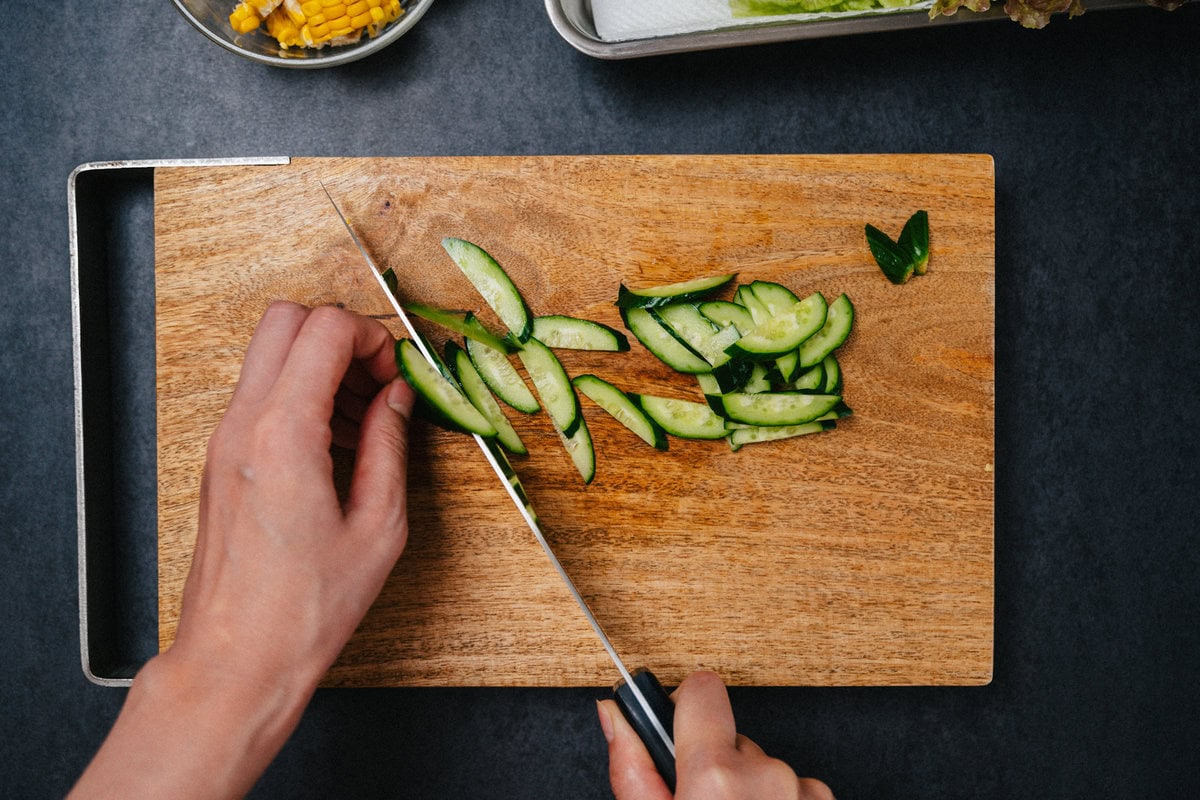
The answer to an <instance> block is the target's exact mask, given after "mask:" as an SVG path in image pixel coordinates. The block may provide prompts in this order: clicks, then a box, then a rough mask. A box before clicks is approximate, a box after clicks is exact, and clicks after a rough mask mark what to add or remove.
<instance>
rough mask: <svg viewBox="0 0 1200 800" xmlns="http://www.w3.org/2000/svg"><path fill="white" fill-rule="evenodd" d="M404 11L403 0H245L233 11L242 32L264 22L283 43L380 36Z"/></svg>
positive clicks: (308, 43) (319, 43) (330, 43)
mask: <svg viewBox="0 0 1200 800" xmlns="http://www.w3.org/2000/svg"><path fill="white" fill-rule="evenodd" d="M403 14H404V7H403V6H402V5H401V4H400V0H242V2H241V3H239V4H238V6H237V7H236V8H234V10H233V13H232V14H230V15H229V24H230V25H231V26H233V29H234V30H235V31H237V32H238V33H239V34H245V33H250V32H251V31H254V30H257V29H258V27H259V26H260V25H262V24H263V23H265V24H266V29H267V33H269V34H270V35H271V36H273V37H274V38H275V39H276V40H277V41H278V42H279V45H280V47H282V48H284V49H285V50H286V49H288V48H289V47H313V48H321V47H325V46H337V45H342V44H353V43H354V42H357V41H358V40H359V39H360V38H361V37H362V34H363V31H366V32H367V35H368V36H376V35H378V34H379V32H380V31H381V30H383V28H384V26H386V25H387V24H388V23H390V22H393V21H394V20H396V19H397V18H399V17H400V16H401V15H403Z"/></svg>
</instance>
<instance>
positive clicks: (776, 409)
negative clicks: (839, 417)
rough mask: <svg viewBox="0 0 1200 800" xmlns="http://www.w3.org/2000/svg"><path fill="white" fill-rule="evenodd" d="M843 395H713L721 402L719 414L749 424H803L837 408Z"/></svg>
mask: <svg viewBox="0 0 1200 800" xmlns="http://www.w3.org/2000/svg"><path fill="white" fill-rule="evenodd" d="M841 399H842V398H841V397H840V396H839V395H836V394H809V393H807V392H790V391H786V392H759V393H757V394H746V393H745V392H732V393H730V394H725V395H721V396H720V397H719V398H712V397H710V398H709V402H710V404H712V403H713V402H714V401H715V402H716V404H717V405H718V406H719V410H718V411H717V413H718V414H720V415H721V416H723V417H725V418H726V419H729V420H732V421H733V422H742V423H745V424H747V425H764V426H771V425H803V424H804V423H806V422H812V421H813V420H815V419H816V418H817V417H820V416H821V415H822V414H827V413H829V412H830V411H832V410H833V409H834V407H835V406H837V404H838V403H839V402H841Z"/></svg>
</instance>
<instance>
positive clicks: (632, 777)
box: [596, 700, 672, 800]
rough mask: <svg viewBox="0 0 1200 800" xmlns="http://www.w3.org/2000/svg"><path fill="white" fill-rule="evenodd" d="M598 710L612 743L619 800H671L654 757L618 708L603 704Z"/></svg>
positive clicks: (613, 775) (615, 793)
mask: <svg viewBox="0 0 1200 800" xmlns="http://www.w3.org/2000/svg"><path fill="white" fill-rule="evenodd" d="M596 709H597V714H598V716H599V718H600V729H601V730H602V731H603V732H604V738H605V740H606V741H607V742H608V778H609V782H610V783H611V784H612V789H613V796H614V797H615V798H616V800H671V797H672V795H671V792H670V790H669V789H668V788H667V785H666V783H664V782H663V779H662V776H661V775H659V774H658V769H657V768H656V767H655V766H654V761H653V759H651V758H650V753H649V752H647V751H646V746H645V745H643V744H642V740H641V739H639V738H638V735H637V732H636V731H634V729H633V728H632V726H630V724H629V722H628V721H627V720H626V719H625V717H624V715H623V714H621V710H620V708H618V707H617V704H616V703H615V702H614V701H612V700H601V701H599V702H597V703H596Z"/></svg>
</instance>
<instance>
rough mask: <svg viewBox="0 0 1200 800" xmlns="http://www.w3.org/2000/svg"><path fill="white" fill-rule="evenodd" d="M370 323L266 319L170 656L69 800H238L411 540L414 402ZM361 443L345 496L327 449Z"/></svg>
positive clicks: (208, 505)
mask: <svg viewBox="0 0 1200 800" xmlns="http://www.w3.org/2000/svg"><path fill="white" fill-rule="evenodd" d="M392 347H393V340H392V337H391V335H390V334H389V333H388V331H387V330H386V329H385V328H384V327H383V326H382V325H380V324H379V323H377V322H374V321H372V320H369V319H367V318H365V317H360V316H357V315H354V314H351V313H349V312H346V311H341V310H339V309H335V308H317V309H311V310H310V309H307V308H304V307H302V306H298V305H295V304H291V303H277V304H274V305H272V306H271V307H270V308H269V309H268V310H267V312H266V313H265V314H264V316H263V318H262V320H261V321H260V323H259V325H258V327H257V328H256V330H255V333H254V336H253V337H252V338H251V341H250V345H249V347H248V348H247V352H246V358H245V363H244V364H243V367H242V373H241V376H240V378H239V380H238V384H237V387H236V388H235V390H234V394H233V397H232V399H231V401H230V404H229V408H228V410H227V411H226V413H225V416H224V417H223V418H222V420H221V422H220V424H219V425H218V427H217V430H216V431H215V433H214V434H213V436H212V438H211V439H210V441H209V447H208V455H207V461H206V464H205V471H204V476H203V479H202V481H201V489H200V518H199V529H198V532H197V539H196V548H195V552H194V556H193V561H192V568H191V571H190V572H189V574H188V578H187V581H186V584H185V586H184V592H183V608H182V612H181V615H180V620H179V625H178V630H177V633H176V638H175V642H174V643H173V644H172V646H171V647H170V648H169V649H168V650H166V651H165V652H164V653H162V654H161V655H159V656H156V657H155V658H153V659H151V660H150V662H149V663H148V664H147V665H146V666H145V667H144V668H143V669H142V670H141V671H140V672H139V674H138V676H137V677H136V678H135V680H134V682H133V686H132V687H131V689H130V692H129V695H128V697H127V699H126V702H125V705H124V707H123V708H122V710H121V713H120V715H119V717H118V719H117V722H116V724H115V725H114V727H113V729H112V731H111V732H110V734H109V736H108V738H107V739H106V740H105V743H104V744H103V746H102V747H101V748H100V751H99V752H98V753H97V755H96V757H95V758H94V759H93V761H92V763H91V765H89V767H88V769H87V770H86V771H85V773H84V774H83V776H82V777H81V778H80V780H79V782H78V784H77V785H76V787H75V789H74V790H73V792H72V795H71V796H72V797H78V798H93V797H122V798H137V797H173V798H227V797H238V796H241V795H243V794H245V793H246V792H247V791H248V790H249V789H250V787H251V786H252V785H253V784H254V782H255V781H256V780H257V778H258V776H259V775H260V774H261V772H262V771H263V770H264V769H265V768H266V766H267V764H268V763H270V761H271V759H272V758H273V757H274V756H275V754H276V753H277V752H278V751H279V749H280V748H281V747H282V746H283V743H284V742H285V741H286V739H287V737H288V736H289V735H290V733H291V731H292V730H293V729H294V728H295V726H296V724H297V723H298V722H299V719H300V715H301V713H302V712H303V709H304V707H305V706H306V705H307V703H308V700H309V699H310V698H311V696H312V693H313V691H314V690H315V688H316V686H317V683H318V682H319V681H320V679H321V677H322V676H323V675H324V674H325V672H326V671H327V670H328V669H329V666H330V665H331V664H332V663H333V661H334V659H336V657H337V655H338V653H339V652H340V651H341V649H342V647H343V645H344V644H345V642H346V641H347V639H348V638H349V637H350V635H351V634H352V633H353V631H354V630H355V628H356V627H357V626H358V623H359V622H360V621H361V620H362V618H363V616H364V615H365V614H366V611H367V609H368V608H369V606H370V605H371V603H372V602H373V600H374V598H375V597H376V595H377V594H378V593H379V590H380V589H381V588H382V586H383V583H384V581H385V580H386V578H387V576H388V574H389V572H390V571H391V569H392V566H393V565H394V563H395V561H396V559H397V558H398V557H399V555H400V553H401V551H402V550H403V548H404V544H405V541H406V538H407V518H406V506H405V467H406V462H407V438H406V432H407V422H408V417H409V415H410V414H411V409H412V403H413V395H412V392H411V389H409V387H408V386H407V385H406V384H405V383H404V382H403V381H402V380H399V379H397V373H396V366H395V362H394V359H393V355H392ZM335 441H337V442H338V443H339V444H343V445H353V444H357V451H356V456H355V464H354V470H353V474H352V476H351V481H350V489H349V493H348V495H347V496H346V497H345V498H344V499H342V498H339V496H338V493H337V489H336V487H335V486H334V482H333V462H332V456H331V454H330V446H331V444H332V443H333V442H335Z"/></svg>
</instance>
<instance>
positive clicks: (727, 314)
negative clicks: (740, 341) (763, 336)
mask: <svg viewBox="0 0 1200 800" xmlns="http://www.w3.org/2000/svg"><path fill="white" fill-rule="evenodd" d="M699 309H700V313H701V314H703V315H704V316H706V317H708V318H709V319H711V320H712V321H713V322H715V323H716V324H717V325H719V326H721V327H722V328H725V327H728V326H730V325H732V326H734V327H735V328H737V329H738V331H739V332H740V333H741V334H742V335H743V336H745V335H746V334H747V333H749V332H750V331H752V330H754V325H755V323H754V315H752V314H751V313H750V309H748V308H746V307H745V306H743V305H740V304H738V303H731V302H729V301H728V300H706V301H705V302H703V303H701V304H700V305H699Z"/></svg>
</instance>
